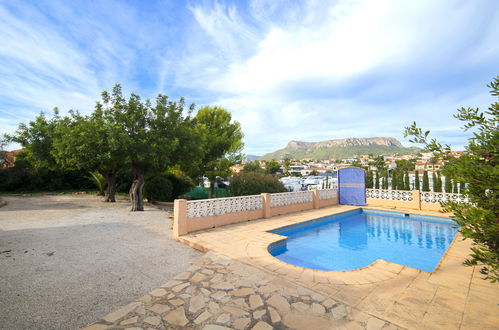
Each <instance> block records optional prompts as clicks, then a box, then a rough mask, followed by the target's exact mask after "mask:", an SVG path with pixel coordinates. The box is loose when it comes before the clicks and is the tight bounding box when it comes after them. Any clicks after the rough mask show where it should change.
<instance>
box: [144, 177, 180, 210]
mask: <svg viewBox="0 0 499 330" xmlns="http://www.w3.org/2000/svg"><path fill="white" fill-rule="evenodd" d="M172 191H173V185H172V183H171V182H170V180H168V178H166V177H165V176H163V175H158V176H155V177H153V178H152V179H149V180H147V182H146V183H145V184H144V197H145V198H147V200H148V202H149V203H152V202H155V201H161V202H167V201H170V200H171V198H172Z"/></svg>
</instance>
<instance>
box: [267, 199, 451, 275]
mask: <svg viewBox="0 0 499 330" xmlns="http://www.w3.org/2000/svg"><path fill="white" fill-rule="evenodd" d="M270 232H271V233H275V234H279V235H283V236H287V239H286V240H282V241H279V242H277V243H274V244H271V245H270V246H269V248H268V250H269V252H270V253H271V254H272V255H273V256H275V257H276V258H278V259H280V260H282V261H284V262H287V263H289V264H292V265H295V266H301V267H305V268H311V269H317V270H354V269H358V268H362V267H366V266H368V265H370V264H371V263H373V262H374V261H376V260H378V259H383V260H386V261H389V262H393V263H397V264H400V265H404V266H408V267H412V268H416V269H420V270H424V271H427V272H432V271H433V270H434V269H435V267H436V266H437V265H438V263H439V261H440V259H441V258H442V256H443V254H444V253H445V251H446V250H447V248H448V247H449V245H450V244H451V243H452V241H453V239H454V237H455V236H456V233H457V230H456V228H455V224H454V222H452V221H450V219H447V218H439V217H428V216H420V215H414V214H404V213H398V212H385V211H377V210H370V209H357V210H353V211H349V212H344V213H340V214H335V215H332V216H329V217H324V218H320V219H315V220H312V221H307V222H304V223H301V224H297V225H292V226H288V227H283V228H278V229H275V230H272V231H270Z"/></svg>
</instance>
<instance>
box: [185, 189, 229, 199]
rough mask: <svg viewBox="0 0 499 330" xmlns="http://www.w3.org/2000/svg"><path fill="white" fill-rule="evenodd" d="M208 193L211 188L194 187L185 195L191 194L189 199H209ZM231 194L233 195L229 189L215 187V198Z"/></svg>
mask: <svg viewBox="0 0 499 330" xmlns="http://www.w3.org/2000/svg"><path fill="white" fill-rule="evenodd" d="M208 193H209V188H204V187H194V188H192V189H191V190H189V192H187V193H186V194H185V196H189V198H187V199H207V198H208ZM229 196H231V195H230V191H229V190H228V189H225V188H218V187H215V191H214V194H213V198H223V197H229Z"/></svg>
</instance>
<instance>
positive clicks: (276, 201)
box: [270, 191, 313, 207]
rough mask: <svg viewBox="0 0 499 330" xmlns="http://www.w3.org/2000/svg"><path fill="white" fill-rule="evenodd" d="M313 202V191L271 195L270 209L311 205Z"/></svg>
mask: <svg viewBox="0 0 499 330" xmlns="http://www.w3.org/2000/svg"><path fill="white" fill-rule="evenodd" d="M312 200H313V196H312V192H311V191H297V192H286V193H277V194H270V207H279V206H286V205H293V204H302V203H311V202H312Z"/></svg>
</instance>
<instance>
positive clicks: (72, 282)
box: [0, 195, 201, 329]
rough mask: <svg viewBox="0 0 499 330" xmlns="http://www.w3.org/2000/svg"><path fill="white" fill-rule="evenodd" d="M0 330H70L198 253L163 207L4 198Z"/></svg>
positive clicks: (75, 198)
mask: <svg viewBox="0 0 499 330" xmlns="http://www.w3.org/2000/svg"><path fill="white" fill-rule="evenodd" d="M2 198H3V199H4V200H5V201H6V202H7V203H8V204H7V205H6V206H4V207H2V208H0V328H1V329H76V328H78V327H81V326H84V325H87V324H89V323H91V322H93V321H95V320H97V319H99V318H100V317H102V316H103V315H106V314H107V313H109V312H111V311H114V310H116V309H118V308H119V307H121V306H123V305H126V304H127V303H129V302H131V301H133V300H135V299H137V298H139V297H141V296H142V295H144V294H145V293H147V292H149V291H151V290H152V289H154V288H156V287H158V286H160V285H162V284H164V283H165V282H166V281H168V280H169V279H171V278H173V276H175V275H176V274H177V273H179V272H182V271H184V270H185V269H187V268H188V267H189V265H190V264H191V263H192V262H193V261H195V260H196V259H197V258H198V257H200V256H201V253H199V252H197V251H195V250H193V249H191V248H189V247H187V246H185V245H183V244H181V243H178V242H176V241H174V240H172V239H171V238H170V235H171V229H170V226H171V220H169V218H168V216H169V213H166V212H165V211H162V210H158V209H155V208H150V207H146V210H145V211H144V212H135V213H131V212H129V211H128V208H129V204H128V202H126V201H119V202H117V203H113V204H111V203H103V202H101V201H100V198H98V197H96V196H88V195H42V196H34V197H13V196H4V197H2Z"/></svg>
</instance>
